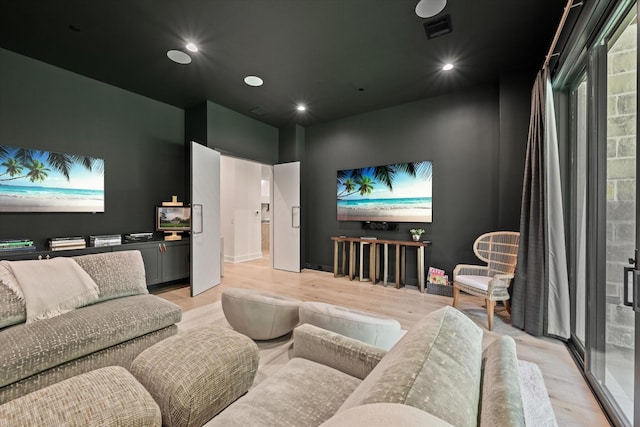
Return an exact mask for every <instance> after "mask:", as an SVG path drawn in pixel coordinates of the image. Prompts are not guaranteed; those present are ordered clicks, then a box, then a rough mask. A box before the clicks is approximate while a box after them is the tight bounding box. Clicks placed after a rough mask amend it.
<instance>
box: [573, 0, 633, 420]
mask: <svg viewBox="0 0 640 427" xmlns="http://www.w3.org/2000/svg"><path fill="white" fill-rule="evenodd" d="M630 3H631V2H625V1H622V2H620V3H619V4H618V7H617V9H616V10H612V12H611V14H610V16H609V19H608V22H607V23H605V24H604V25H603V26H602V27H601V28H600V31H599V34H597V36H596V37H594V38H593V40H594V41H593V43H592V44H591V47H590V48H588V49H587V52H588V54H587V55H586V56H585V60H584V64H583V65H582V68H581V70H582V71H580V72H576V73H575V74H576V75H577V76H578V77H577V78H575V79H574V83H573V84H572V85H570V90H569V94H570V99H571V102H570V104H571V107H570V121H571V127H570V128H571V138H570V140H571V166H570V169H571V170H570V176H571V180H572V182H571V186H570V189H571V193H570V194H571V195H570V205H569V207H570V209H569V212H570V216H569V229H570V230H571V232H570V236H571V237H570V245H569V246H570V248H571V257H570V260H571V268H570V271H571V290H572V295H571V297H572V298H571V302H572V313H571V314H572V316H571V319H572V335H571V341H572V344H573V347H574V349H576V354H577V355H578V357H579V358H581V359H582V361H583V367H584V370H585V374H586V376H587V378H588V380H589V381H590V382H591V385H592V386H593V388H594V390H595V392H596V394H597V395H598V397H599V398H600V400H601V401H602V402H603V405H604V407H605V408H606V409H607V412H608V413H609V415H610V416H611V418H612V420H613V421H614V423H615V424H616V425H639V426H640V417H639V416H638V415H636V414H635V413H634V411H636V412H638V409H636V408H640V392H636V391H637V390H639V388H638V386H639V385H640V381H639V380H638V379H636V377H640V375H637V374H638V372H639V370H640V362H639V360H640V355H639V354H638V353H637V352H636V351H635V348H636V343H638V342H640V341H639V340H640V327H636V323H637V322H638V319H639V318H640V315H639V314H638V313H637V312H636V311H634V307H633V305H634V304H635V305H637V306H638V307H640V300H638V299H640V292H638V291H634V287H637V286H640V283H637V282H638V280H635V276H636V254H637V251H636V248H638V246H639V245H638V241H639V240H640V239H639V238H638V232H639V231H638V227H637V222H638V209H637V201H638V200H640V198H638V194H637V193H638V191H637V190H638V188H637V185H636V176H637V169H638V165H637V162H636V158H637V154H638V153H637V152H638V146H637V144H636V135H637V95H636V92H637V90H636V89H637V63H638V61H637V41H638V37H637V30H636V27H637V5H636V4H630ZM634 292H635V293H637V294H638V295H637V296H636V301H634Z"/></svg>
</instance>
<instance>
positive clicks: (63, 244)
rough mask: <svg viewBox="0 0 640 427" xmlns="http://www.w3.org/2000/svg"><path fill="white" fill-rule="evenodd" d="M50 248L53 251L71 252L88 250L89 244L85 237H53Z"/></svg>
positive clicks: (50, 240)
mask: <svg viewBox="0 0 640 427" xmlns="http://www.w3.org/2000/svg"><path fill="white" fill-rule="evenodd" d="M49 247H50V248H51V250H52V251H70V250H72V249H84V248H86V247H87V242H86V240H84V237H52V238H51V239H49Z"/></svg>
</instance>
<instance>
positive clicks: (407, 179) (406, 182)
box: [338, 168, 433, 200]
mask: <svg viewBox="0 0 640 427" xmlns="http://www.w3.org/2000/svg"><path fill="white" fill-rule="evenodd" d="M363 175H364V176H368V177H369V178H370V179H371V181H372V182H375V184H373V190H372V191H371V194H368V195H364V196H361V195H360V193H358V192H357V191H356V193H355V194H352V195H349V196H346V197H344V199H345V200H356V199H363V198H367V199H396V198H413V197H431V195H432V185H433V181H432V179H429V180H425V179H424V178H420V177H413V176H411V175H409V174H408V173H405V172H398V173H396V174H395V175H394V177H393V182H392V184H393V191H390V190H389V188H388V187H387V186H386V185H384V184H383V183H382V182H379V181H378V180H376V178H375V177H374V176H373V168H366V169H365V170H364V171H363ZM357 189H358V185H357V184H356V190H357ZM342 191H344V185H338V194H340V193H341V192H342Z"/></svg>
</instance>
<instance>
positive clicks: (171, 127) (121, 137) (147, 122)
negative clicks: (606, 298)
mask: <svg viewBox="0 0 640 427" xmlns="http://www.w3.org/2000/svg"><path fill="white" fill-rule="evenodd" d="M0 64H1V65H0V144H4V145H11V146H19V147H28V148H36V149H46V150H48V151H56V152H63V153H73V154H82V155H88V156H93V157H100V158H103V159H104V160H105V212H104V213H96V214H91V213H0V238H11V237H30V238H33V239H35V240H36V242H37V244H39V245H44V244H45V242H46V239H47V238H49V237H54V236H70V235H81V236H88V235H90V234H105V233H129V232H140V231H153V230H154V226H155V225H154V224H155V222H154V215H155V213H154V206H155V205H157V204H159V203H160V202H161V201H163V200H170V198H171V196H172V195H177V196H178V197H179V199H180V200H185V197H186V196H187V195H186V194H185V179H184V176H185V166H184V165H185V157H184V156H185V154H184V143H183V141H184V112H183V110H181V109H179V108H175V107H172V106H169V105H167V104H163V103H160V102H157V101H154V100H151V99H149V98H145V97H143V96H139V95H136V94H133V93H131V92H127V91H124V90H121V89H118V88H115V87H113V86H109V85H106V84H104V83H100V82H97V81H95V80H91V79H88V78H85V77H82V76H80V75H77V74H73V73H70V72H68V71H65V70H62V69H60V68H56V67H53V66H51V65H47V64H44V63H42V62H39V61H35V60H33V59H30V58H27V57H24V56H21V55H17V54H15V53H13V52H10V51H7V50H3V49H0Z"/></svg>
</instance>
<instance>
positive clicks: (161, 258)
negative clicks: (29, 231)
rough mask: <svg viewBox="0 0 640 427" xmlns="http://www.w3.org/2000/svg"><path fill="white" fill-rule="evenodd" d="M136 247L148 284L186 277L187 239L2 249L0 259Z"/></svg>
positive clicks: (111, 250) (33, 257) (189, 261)
mask: <svg viewBox="0 0 640 427" xmlns="http://www.w3.org/2000/svg"><path fill="white" fill-rule="evenodd" d="M130 250H139V251H140V253H141V254H142V259H143V261H144V268H145V272H146V276H147V277H146V278H147V286H152V285H158V284H162V283H166V282H172V281H175V280H180V279H186V278H188V277H189V275H190V273H191V271H190V270H191V260H190V240H189V239H188V238H186V239H185V238H183V239H182V240H171V241H165V240H157V239H152V240H141V241H134V242H127V243H123V244H121V245H114V246H101V247H87V248H84V249H74V250H70V251H52V250H50V249H47V248H42V249H36V250H34V251H28V252H17V251H16V252H3V253H0V260H6V261H20V260H37V259H42V260H46V259H50V258H54V257H59V256H64V257H71V256H79V255H88V254H97V253H105V252H116V251H130Z"/></svg>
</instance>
